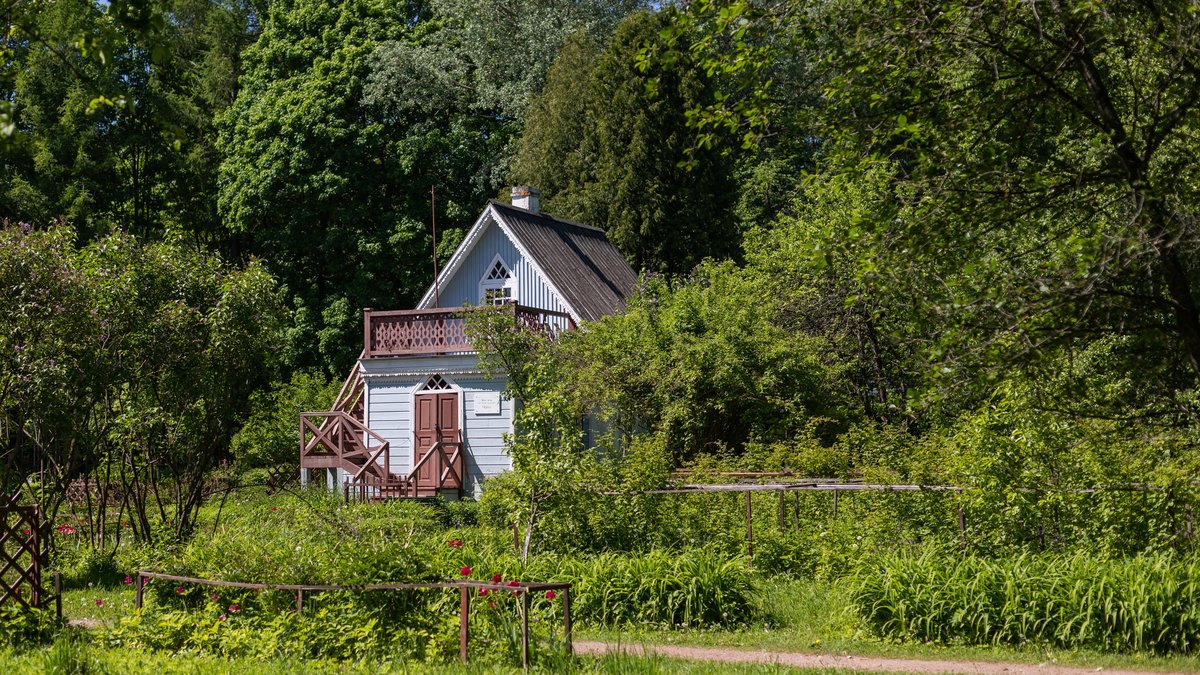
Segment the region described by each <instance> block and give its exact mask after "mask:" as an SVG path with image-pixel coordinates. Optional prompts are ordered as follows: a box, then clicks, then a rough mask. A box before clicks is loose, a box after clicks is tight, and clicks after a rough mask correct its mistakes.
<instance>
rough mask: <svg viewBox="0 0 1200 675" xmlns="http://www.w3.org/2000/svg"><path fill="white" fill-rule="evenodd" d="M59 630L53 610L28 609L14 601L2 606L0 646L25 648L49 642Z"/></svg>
mask: <svg viewBox="0 0 1200 675" xmlns="http://www.w3.org/2000/svg"><path fill="white" fill-rule="evenodd" d="M58 628H59V626H58V620H57V619H56V618H55V616H54V611H53V610H52V609H26V608H25V607H22V606H21V605H20V604H18V603H16V602H13V601H9V602H6V603H4V604H3V605H0V646H4V647H18V646H22V647H23V646H29V645H35V644H38V643H44V642H48V641H49V640H50V639H51V638H52V637H53V636H54V634H55V632H56V631H57V630H58Z"/></svg>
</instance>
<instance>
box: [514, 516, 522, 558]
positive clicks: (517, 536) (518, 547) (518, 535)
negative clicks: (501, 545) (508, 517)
mask: <svg viewBox="0 0 1200 675" xmlns="http://www.w3.org/2000/svg"><path fill="white" fill-rule="evenodd" d="M513 550H514V551H516V552H517V553H520V552H521V532H520V530H519V529H517V521H515V520H514V521H513Z"/></svg>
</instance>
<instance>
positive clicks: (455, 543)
mask: <svg viewBox="0 0 1200 675" xmlns="http://www.w3.org/2000/svg"><path fill="white" fill-rule="evenodd" d="M446 545H447V546H449V547H450V548H462V545H463V542H462V539H451V540H450V541H448V542H446Z"/></svg>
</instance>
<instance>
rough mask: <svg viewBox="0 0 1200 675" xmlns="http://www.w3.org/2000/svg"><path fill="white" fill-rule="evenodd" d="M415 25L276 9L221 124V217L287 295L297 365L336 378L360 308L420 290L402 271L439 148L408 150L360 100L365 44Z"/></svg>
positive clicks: (357, 13)
mask: <svg viewBox="0 0 1200 675" xmlns="http://www.w3.org/2000/svg"><path fill="white" fill-rule="evenodd" d="M423 18H424V15H423V10H422V9H421V8H420V6H419V5H415V4H403V3H400V4H397V3H392V2H384V1H383V0H351V1H349V2H343V3H338V4H329V3H326V2H320V1H318V0H288V1H285V2H279V3H274V4H272V5H271V9H270V11H269V13H268V14H267V16H266V17H265V22H264V24H263V27H262V34H261V36H260V38H259V40H258V41H257V42H256V43H255V44H254V45H253V46H252V47H251V48H249V49H248V50H247V51H246V52H245V54H244V55H243V58H244V63H245V68H246V74H245V76H244V77H243V78H242V81H241V90H240V92H239V93H238V97H237V100H236V102H235V103H234V104H233V105H232V106H231V107H230V108H229V109H228V110H227V111H226V112H225V113H224V114H223V115H222V116H221V118H220V121H219V128H220V134H221V135H220V140H219V144H218V148H219V150H220V152H221V153H222V154H223V156H224V160H223V162H222V164H221V168H220V197H219V207H220V212H221V214H222V216H223V218H224V219H225V223H226V225H227V226H228V227H229V228H230V229H231V230H232V231H233V232H235V233H237V234H238V235H239V236H240V237H242V238H244V240H245V241H246V244H247V247H248V249H249V250H250V252H256V253H259V254H261V255H262V256H263V258H264V260H266V262H267V264H268V265H269V266H270V268H271V269H272V271H273V272H274V273H275V274H277V275H278V276H279V277H280V280H281V281H283V283H284V284H285V285H286V287H287V290H288V293H289V295H290V296H291V303H292V305H293V307H294V308H295V309H296V311H297V314H296V316H297V325H296V327H295V328H294V329H293V331H292V333H291V338H290V342H291V345H290V348H289V351H290V352H291V354H292V358H293V359H294V362H295V364H296V365H297V366H300V367H312V366H321V367H324V368H325V369H326V370H328V371H331V372H330V373H329V374H331V375H332V374H333V373H334V372H339V373H340V372H344V371H345V370H346V369H348V368H349V364H350V362H351V361H352V360H353V359H354V357H355V356H357V353H358V349H359V348H360V346H359V345H358V343H359V342H360V340H361V338H360V333H361V329H360V327H359V325H360V324H359V323H358V321H359V317H360V316H361V315H360V311H361V309H362V308H363V307H365V306H378V307H391V306H397V305H403V304H405V303H407V302H412V301H413V300H414V299H415V298H416V297H417V296H419V294H420V292H421V291H423V290H424V287H425V284H426V283H427V282H428V279H429V273H428V272H427V267H426V266H425V265H419V264H418V265H414V264H412V262H411V261H414V260H425V259H427V258H428V251H429V249H430V243H429V241H430V240H429V227H428V224H427V223H428V216H429V191H430V186H434V185H439V184H441V183H442V182H443V181H442V180H441V177H440V176H439V175H438V169H439V167H440V166H441V164H442V162H441V161H439V158H438V155H437V153H438V152H439V151H440V150H441V149H442V148H441V147H439V146H435V147H432V148H431V147H424V146H421V145H420V144H417V143H412V144H409V143H408V142H407V139H406V135H405V133H404V129H403V128H402V127H400V126H399V125H395V124H387V123H385V122H384V121H383V120H381V119H380V118H378V117H376V116H375V115H374V114H372V111H371V110H370V109H369V108H368V107H366V106H365V105H364V103H363V100H362V99H363V87H364V85H365V83H366V80H367V77H368V76H369V74H370V68H371V61H372V54H373V53H374V51H375V49H376V47H377V46H378V45H379V44H381V43H382V42H384V41H386V40H393V39H399V38H400V37H402V36H403V35H404V34H406V33H407V32H408V31H409V27H410V26H412V25H414V24H418V23H419V22H420V21H421V20H422V19H423ZM443 203H444V202H443Z"/></svg>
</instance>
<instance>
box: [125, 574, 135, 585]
mask: <svg viewBox="0 0 1200 675" xmlns="http://www.w3.org/2000/svg"><path fill="white" fill-rule="evenodd" d="M132 583H133V577H131V576H129V575H128V574H126V575H125V585H126V586H128V585H129V584H132Z"/></svg>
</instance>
